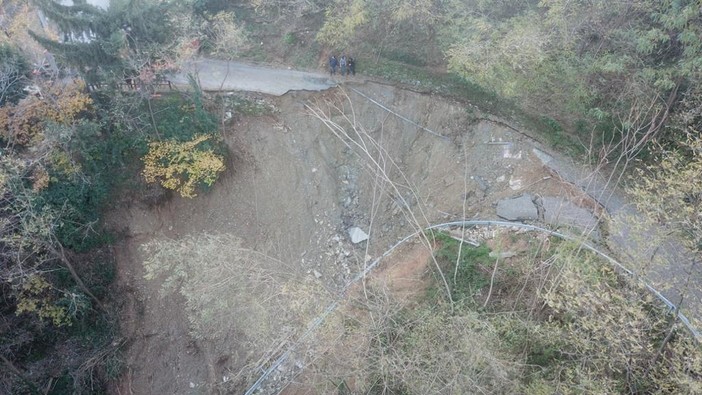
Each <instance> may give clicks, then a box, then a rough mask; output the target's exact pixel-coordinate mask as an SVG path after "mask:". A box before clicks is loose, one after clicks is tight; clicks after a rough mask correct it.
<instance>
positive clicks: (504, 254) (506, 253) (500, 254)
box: [488, 251, 517, 259]
mask: <svg viewBox="0 0 702 395" xmlns="http://www.w3.org/2000/svg"><path fill="white" fill-rule="evenodd" d="M488 256H489V257H490V258H493V259H498V258H499V259H505V258H511V257H513V256H517V253H516V252H514V251H503V252H497V251H490V254H488Z"/></svg>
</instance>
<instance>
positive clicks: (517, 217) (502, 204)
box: [497, 194, 539, 221]
mask: <svg viewBox="0 0 702 395" xmlns="http://www.w3.org/2000/svg"><path fill="white" fill-rule="evenodd" d="M497 216H498V217H500V218H504V219H506V220H509V221H524V220H535V219H538V218H539V213H538V212H537V210H536V206H535V205H534V202H533V201H532V197H531V195H529V194H524V195H521V196H519V197H516V198H512V199H504V200H500V201H499V202H497Z"/></svg>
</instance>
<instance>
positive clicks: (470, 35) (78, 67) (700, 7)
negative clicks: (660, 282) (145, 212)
mask: <svg viewBox="0 0 702 395" xmlns="http://www.w3.org/2000/svg"><path fill="white" fill-rule="evenodd" d="M0 8H1V9H2V13H0V27H2V30H3V32H2V33H1V34H0V128H1V129H0V190H1V191H2V199H1V200H0V295H1V296H2V297H1V298H0V316H1V317H2V320H0V366H2V368H0V392H3V393H10V394H25V393H29V394H34V393H45V394H46V393H54V394H65V393H102V392H105V391H107V389H108V387H109V383H110V382H111V381H112V380H115V379H117V378H119V377H120V375H122V374H124V373H125V372H124V370H123V365H122V359H121V357H120V352H121V351H120V350H121V349H122V348H123V346H124V344H125V343H126V341H127V340H126V339H123V338H122V337H120V332H119V329H120V328H119V322H118V314H117V309H118V304H119V303H118V301H119V292H120V290H119V288H118V287H116V286H115V285H114V284H113V280H114V277H115V267H114V259H113V253H112V251H111V244H112V242H113V241H114V240H115V239H116V238H119V237H120V234H119V232H116V231H114V230H110V229H106V228H105V226H104V220H103V217H104V213H105V212H106V210H110V209H114V208H118V207H119V206H120V205H129V204H132V203H134V202H137V201H139V202H142V203H145V204H151V205H158V204H159V203H160V202H163V201H164V200H166V199H170V198H172V197H173V196H176V195H177V196H181V197H184V198H195V199H196V198H197V195H198V194H202V193H207V191H208V189H209V188H212V187H213V186H214V185H215V183H216V181H217V179H218V177H219V176H220V175H221V174H223V172H225V171H227V170H229V169H228V166H229V165H230V163H232V162H231V161H230V160H229V153H228V152H227V149H226V148H225V146H224V145H223V143H222V138H221V135H220V133H219V128H220V126H221V124H220V121H219V118H218V116H217V115H215V114H218V113H221V112H222V111H221V110H222V107H221V105H222V101H221V100H219V99H213V98H211V97H207V96H206V95H204V94H203V93H202V92H201V91H200V90H199V88H198V86H197V83H196V81H195V80H193V81H192V84H191V85H192V86H191V89H190V90H189V91H188V93H183V92H179V93H173V92H161V88H162V86H163V85H162V84H163V82H164V81H165V79H166V75H167V74H168V73H169V72H171V71H174V70H178V69H179V67H180V65H182V64H183V62H185V61H187V60H190V59H193V57H195V56H212V57H218V58H222V59H245V60H250V61H265V62H270V63H287V64H290V65H294V66H296V67H299V68H313V69H323V68H325V67H326V60H327V57H328V56H329V55H330V54H332V53H333V54H342V53H347V54H351V55H353V56H354V57H355V58H356V59H357V61H358V68H357V72H358V73H360V74H365V75H368V76H373V77H377V78H382V79H384V80H389V81H392V82H394V83H397V84H400V85H402V86H407V87H409V88H412V89H414V90H419V91H422V92H432V93H439V94H444V95H450V96H452V97H455V98H457V99H459V100H460V101H461V102H463V103H472V104H474V105H476V106H477V107H478V108H479V110H480V111H482V112H483V113H485V114H490V115H495V116H499V117H502V118H503V119H505V120H506V121H508V122H511V123H513V124H514V125H517V126H518V127H522V128H525V130H528V131H529V132H530V133H534V134H535V135H536V136H541V138H543V139H545V140H546V141H548V142H549V143H551V145H553V146H554V147H555V148H556V149H560V150H563V151H566V152H568V153H571V154H573V155H576V156H577V158H578V159H579V160H583V161H588V162H589V163H591V164H594V165H595V166H598V167H600V166H601V167H603V168H606V169H609V170H610V171H614V172H616V175H617V176H616V177H614V179H623V180H625V181H626V184H625V186H626V187H627V188H628V191H629V192H631V196H632V198H633V199H634V203H636V204H637V207H638V208H639V209H640V210H641V211H642V212H643V213H645V214H646V215H647V217H648V218H650V220H651V224H655V225H656V226H661V227H663V228H664V229H666V231H667V232H668V233H671V234H675V235H676V236H678V237H679V238H680V240H681V241H682V246H683V248H685V249H687V250H688V251H689V252H690V253H691V254H693V255H694V256H695V257H696V258H697V260H696V262H699V259H700V258H702V216H701V215H700V213H702V135H701V133H702V88H701V87H702V41H701V40H700V37H701V36H702V1H700V0H624V1H616V2H613V1H605V0H592V1H575V2H574V1H566V0H525V1H519V2H515V1H507V0H467V1H466V0H446V1H438V0H378V1H370V0H333V1H321V0H293V1H281V0H250V1H225V0H184V1H157V0H141V1H136V0H113V1H112V3H111V6H110V7H109V9H107V10H103V9H100V8H97V7H94V6H91V5H90V4H88V3H86V2H85V1H75V2H74V5H72V6H67V5H61V4H59V3H57V2H55V1H53V0H32V1H29V2H13V1H8V0H0ZM37 10H41V11H42V13H43V15H45V16H46V18H48V20H49V27H46V28H42V25H43V24H42V23H40V21H39V20H38V18H37V13H36V11H37ZM44 50H46V51H49V52H50V53H51V54H53V56H52V57H47V56H46V55H45V54H44V53H43V51H44ZM54 58H55V62H54ZM248 104H249V103H244V104H243V105H242V106H243V107H242V111H241V112H242V113H245V111H244V110H243V108H244V107H246V105H248ZM466 108H467V110H466V111H472V110H468V106H466ZM252 115H256V114H252ZM475 116H476V119H477V118H478V117H479V116H478V115H477V114H476V115H475ZM436 237H437V238H438V239H439V242H438V243H437V244H435V247H437V248H439V250H438V252H437V254H439V255H441V257H440V258H441V259H443V260H444V261H445V262H444V264H445V265H447V266H446V267H448V266H450V264H452V262H456V265H457V266H460V265H475V262H481V261H480V260H479V258H478V257H468V258H466V259H467V261H465V262H464V260H463V258H461V257H462V255H461V252H455V251H450V247H451V242H450V241H449V240H448V239H442V238H441V237H442V236H436ZM533 248H534V249H533V251H532V252H533V253H534V254H537V255H538V258H539V259H540V260H541V261H543V262H547V263H548V265H547V266H548V267H547V268H548V270H549V273H545V274H544V273H540V274H539V275H538V276H537V275H534V273H531V272H520V271H519V270H517V269H516V268H515V269H514V270H515V272H514V273H512V275H511V277H509V278H497V289H504V290H505V293H507V291H506V290H507V288H508V282H509V281H515V283H514V284H515V285H519V286H524V287H525V289H530V290H532V291H533V295H532V297H531V298H527V300H525V301H521V300H520V299H519V298H515V297H513V295H512V296H510V295H507V296H505V299H500V297H501V296H500V295H498V293H494V295H495V296H494V297H495V299H497V300H493V301H492V302H491V304H488V303H487V301H485V305H484V306H482V307H481V306H480V303H479V302H481V301H480V300H478V299H477V298H476V297H475V292H476V290H478V289H482V288H484V287H485V286H486V284H487V283H488V279H487V278H483V277H481V276H482V274H480V273H478V274H480V275H478V274H475V273H473V274H471V273H470V270H468V271H467V272H466V273H463V272H461V273H460V276H462V279H463V280H464V281H463V282H462V281H456V280H455V279H454V282H453V284H452V285H453V287H452V292H457V294H456V295H452V296H451V295H446V294H445V293H444V294H442V292H440V291H436V290H435V289H434V288H438V287H433V288H432V289H434V291H433V292H434V293H431V292H430V294H429V295H428V296H423V298H424V299H422V300H420V301H419V302H418V304H417V305H416V306H414V307H413V308H398V309H395V310H393V311H390V313H389V315H388V313H387V311H385V312H384V313H383V314H384V315H383V316H382V319H383V320H385V321H382V324H383V325H382V326H380V327H373V326H370V327H368V326H365V325H359V326H358V328H359V329H358V330H359V333H362V336H364V337H368V338H369V339H371V338H372V339H375V340H373V341H370V342H369V344H368V348H367V350H366V351H367V354H365V355H356V356H354V358H360V360H362V361H363V362H358V361H359V360H353V361H350V362H349V363H351V362H354V361H355V362H358V363H360V364H363V363H365V362H367V363H368V364H369V365H370V364H381V366H380V368H379V369H378V371H377V372H367V371H361V372H359V373H358V377H357V378H356V380H355V384H353V385H351V384H349V383H347V382H346V381H344V380H337V379H338V377H339V376H334V374H339V372H331V371H330V370H324V369H322V368H320V372H322V373H324V374H328V375H329V377H326V379H327V381H329V380H332V381H334V380H337V381H335V382H334V383H335V384H334V386H335V389H336V390H337V391H338V392H339V393H344V391H347V393H348V391H351V390H354V391H356V390H358V391H360V390H364V391H366V392H369V393H434V392H436V393H441V392H451V391H453V392H460V391H461V390H462V389H465V388H467V386H470V385H476V387H474V388H475V389H476V390H479V389H482V390H483V391H485V392H498V393H510V392H514V391H516V392H524V393H533V394H540V393H553V392H560V393H567V392H568V391H574V392H595V393H600V392H601V393H605V392H629V393H662V392H668V393H694V392H699V391H702V389H700V388H699V382H700V375H702V366H701V360H702V359H701V357H700V348H699V344H697V343H696V342H695V341H693V340H691V338H690V337H689V336H688V334H687V333H686V332H684V331H682V330H680V329H678V327H677V326H676V324H675V320H674V319H672V318H671V316H670V315H669V314H668V312H666V311H664V310H662V309H660V306H658V305H657V304H656V303H655V302H654V301H652V300H650V298H649V297H648V296H646V295H647V294H646V292H644V290H642V289H639V288H637V287H636V286H634V285H632V284H630V283H628V282H627V281H625V280H624V279H622V278H620V277H619V276H618V275H617V274H616V273H613V272H612V271H611V270H609V269H607V267H606V266H605V265H602V264H601V262H597V261H596V260H595V259H593V258H592V257H590V256H589V255H587V254H583V253H582V251H579V250H578V248H577V246H571V245H564V246H559V248H558V249H556V250H554V251H551V252H550V253H549V254H548V256H546V255H542V254H543V252H542V249H541V247H537V246H534V247H533ZM447 251H448V252H447ZM459 251H460V250H459ZM442 254H443V255H442ZM478 255H480V254H478ZM471 260H475V261H471ZM535 261H537V260H534V262H535ZM491 264H492V263H487V262H486V263H485V264H484V265H483V266H481V267H480V268H479V269H480V270H478V271H479V272H485V271H486V272H489V271H490V269H491V266H490V265H491ZM481 265H482V263H481ZM495 265H496V263H495ZM450 269H451V270H453V269H455V267H451V268H450ZM456 270H458V269H456ZM551 271H553V273H551ZM457 272H458V271H457ZM474 275H475V276H474ZM471 276H474V277H471ZM515 278H516V279H521V280H515ZM491 281H495V279H494V278H493V279H492V280H491ZM500 281H504V282H503V283H500ZM535 281H536V282H537V283H534V282H535ZM510 298H513V299H510ZM205 299H207V298H205ZM605 299H606V301H607V303H603V302H602V300H605ZM447 300H453V301H459V303H458V304H454V303H449V302H448V301H447ZM507 300H512V301H513V302H514V304H513V305H510V306H503V305H501V303H503V302H504V301H507ZM390 302H392V301H391V300H389V299H388V301H387V303H390ZM520 303H524V305H522V304H520ZM378 306H381V307H382V306H384V305H381V304H378V305H374V306H370V307H368V309H369V311H371V312H372V313H373V314H375V311H374V310H373V309H374V308H379V307H378ZM386 310H387V309H386ZM498 316H499V317H502V318H501V319H499V320H498V319H496V318H495V317H498ZM583 317H585V318H583ZM445 328H452V330H451V331H450V336H446V337H444V336H442V333H443V331H445ZM349 336H351V337H352V336H353V335H349ZM440 341H443V342H445V343H439V344H436V345H434V346H433V347H430V346H429V344H430V343H434V342H440ZM467 342H468V343H467ZM476 343H479V344H481V345H483V346H485V348H486V349H485V350H484V351H485V355H487V356H488V357H486V358H487V359H486V361H489V363H487V362H485V361H478V362H477V363H476V364H475V365H471V366H469V367H468V368H466V367H464V366H461V364H460V363H459V362H458V361H456V359H455V358H458V357H461V356H465V355H468V354H470V353H471V352H472V350H473V348H472V345H474V344H476ZM440 346H443V347H445V350H444V351H446V350H450V351H446V352H447V354H436V351H437V349H438V348H440ZM388 350H390V351H388ZM446 355H449V356H450V358H446ZM434 362H435V363H442V364H445V366H441V367H440V366H438V365H431V363H434ZM410 368H411V369H410ZM439 368H440V369H439ZM325 369H326V368H325ZM431 369H435V370H433V371H432V370H431ZM438 370H441V374H443V375H444V376H440V375H439V376H435V377H439V378H440V379H437V381H432V382H430V381H428V380H429V379H426V380H424V378H425V377H426V376H423V374H426V372H437V371H438ZM325 372H326V373H325ZM414 372H418V373H417V374H416V375H415V374H414ZM452 374H453V375H455V377H457V378H456V379H455V381H450V379H449V378H448V375H452ZM364 380H365V381H364ZM476 380H478V381H476ZM476 383H477V384H476ZM432 385H435V386H432ZM353 386H355V387H353ZM351 387H353V388H351ZM573 388H576V390H574V389H573Z"/></svg>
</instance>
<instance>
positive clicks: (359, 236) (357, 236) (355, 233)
mask: <svg viewBox="0 0 702 395" xmlns="http://www.w3.org/2000/svg"><path fill="white" fill-rule="evenodd" d="M349 237H350V238H351V242H352V243H353V244H358V243H360V242H362V241H366V240H368V234H367V233H366V232H364V231H362V230H361V228H359V227H357V226H354V227H353V228H349Z"/></svg>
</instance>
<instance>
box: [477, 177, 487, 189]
mask: <svg viewBox="0 0 702 395" xmlns="http://www.w3.org/2000/svg"><path fill="white" fill-rule="evenodd" d="M475 182H476V183H477V184H478V188H480V190H481V191H483V192H486V191H487V190H488V183H487V181H486V180H485V179H484V178H483V177H480V176H478V177H475Z"/></svg>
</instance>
